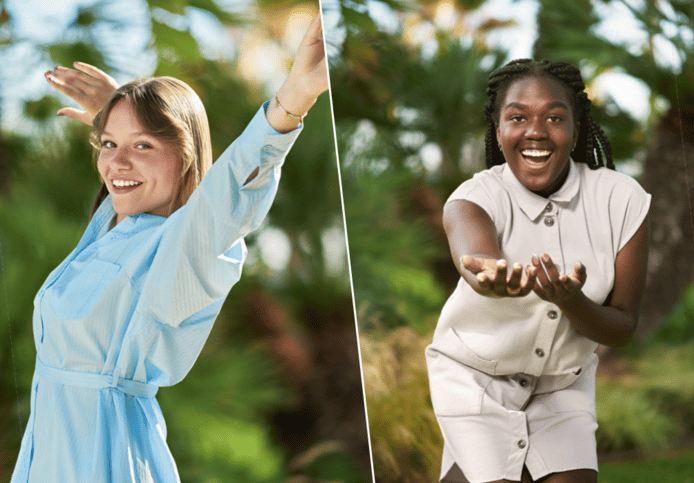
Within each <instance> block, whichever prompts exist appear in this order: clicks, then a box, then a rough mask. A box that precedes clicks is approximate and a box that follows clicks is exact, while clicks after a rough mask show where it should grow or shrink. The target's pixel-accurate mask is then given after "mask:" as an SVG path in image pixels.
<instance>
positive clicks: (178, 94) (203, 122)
mask: <svg viewBox="0 0 694 483" xmlns="http://www.w3.org/2000/svg"><path fill="white" fill-rule="evenodd" d="M121 100H125V101H127V102H128V103H129V104H130V105H131V106H132V108H133V110H134V111H135V114H136V115H137V118H138V120H139V121H140V124H142V127H144V128H145V130H146V131H147V132H148V133H149V134H150V135H152V136H154V137H156V138H158V139H161V140H164V141H173V142H174V143H175V144H176V145H177V146H178V150H179V153H180V155H181V174H180V176H179V179H178V187H177V192H176V195H175V196H174V198H173V201H172V205H171V210H170V213H173V212H174V211H175V210H177V209H178V208H180V207H181V206H183V205H184V204H185V203H186V201H188V198H190V195H191V194H193V191H195V188H197V187H198V185H199V184H200V181H201V180H202V177H203V176H205V173H206V172H207V170H208V169H210V166H212V142H211V139H210V127H209V124H208V122H207V114H206V113H205V107H204V106H203V105H202V101H201V100H200V98H199V97H198V95H197V94H196V93H195V91H194V90H193V89H191V88H190V86H188V84H186V83H185V82H183V81H180V80H178V79H175V78H173V77H150V78H147V79H140V80H136V81H133V82H129V83H127V84H124V85H122V86H121V87H119V88H118V89H117V90H116V91H115V92H114V93H113V94H112V95H111V97H110V98H109V100H108V101H106V104H105V105H104V107H103V108H102V109H101V111H100V112H99V113H98V114H97V115H96V117H95V118H94V122H93V126H94V129H93V130H92V134H91V137H90V142H91V144H92V146H93V147H94V149H95V155H96V156H98V154H99V152H100V150H101V135H102V134H103V132H104V128H105V126H106V121H107V120H108V116H109V114H110V112H111V110H112V109H113V107H114V106H115V105H116V104H117V103H118V102H119V101H121ZM107 195H108V190H107V188H106V185H105V184H103V183H102V185H101V189H100V190H99V193H98V194H97V196H96V200H95V201H94V207H93V208H92V216H93V215H94V213H95V212H96V210H97V208H98V207H99V205H100V204H101V202H102V201H103V200H104V198H106V196H107Z"/></svg>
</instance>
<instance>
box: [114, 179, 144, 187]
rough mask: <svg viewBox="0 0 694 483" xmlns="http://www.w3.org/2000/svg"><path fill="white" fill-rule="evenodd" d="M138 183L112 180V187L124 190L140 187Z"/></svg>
mask: <svg viewBox="0 0 694 483" xmlns="http://www.w3.org/2000/svg"><path fill="white" fill-rule="evenodd" d="M141 184H142V183H140V182H139V181H126V180H124V179H114V180H113V186H116V187H117V188H125V187H127V186H137V185H141Z"/></svg>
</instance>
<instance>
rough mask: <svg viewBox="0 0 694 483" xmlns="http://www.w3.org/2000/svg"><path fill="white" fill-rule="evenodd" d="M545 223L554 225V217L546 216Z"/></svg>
mask: <svg viewBox="0 0 694 483" xmlns="http://www.w3.org/2000/svg"><path fill="white" fill-rule="evenodd" d="M545 225H547V226H554V218H552V217H547V218H545Z"/></svg>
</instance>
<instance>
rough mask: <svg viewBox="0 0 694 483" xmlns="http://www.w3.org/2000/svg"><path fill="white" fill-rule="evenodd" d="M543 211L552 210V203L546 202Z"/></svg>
mask: <svg viewBox="0 0 694 483" xmlns="http://www.w3.org/2000/svg"><path fill="white" fill-rule="evenodd" d="M545 211H552V203H551V202H550V203H547V206H545Z"/></svg>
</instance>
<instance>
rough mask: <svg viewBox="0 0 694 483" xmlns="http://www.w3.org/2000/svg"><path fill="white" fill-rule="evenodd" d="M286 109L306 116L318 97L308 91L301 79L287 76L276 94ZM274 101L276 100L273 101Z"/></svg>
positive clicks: (296, 114) (295, 114)
mask: <svg viewBox="0 0 694 483" xmlns="http://www.w3.org/2000/svg"><path fill="white" fill-rule="evenodd" d="M275 97H276V99H277V100H279V103H280V104H281V105H282V108H283V110H284V111H286V112H288V113H290V114H292V115H294V116H300V117H304V116H305V115H306V113H307V112H308V111H309V109H311V107H313V104H315V103H316V99H317V97H316V96H315V95H313V94H311V93H310V92H308V91H307V90H306V89H305V88H304V87H303V85H302V83H301V82H300V81H297V80H293V79H290V78H287V80H286V81H285V82H284V84H282V87H280V88H279V90H278V91H277V93H276V94H275ZM273 102H274V101H273Z"/></svg>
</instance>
